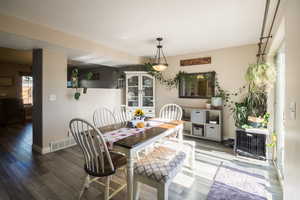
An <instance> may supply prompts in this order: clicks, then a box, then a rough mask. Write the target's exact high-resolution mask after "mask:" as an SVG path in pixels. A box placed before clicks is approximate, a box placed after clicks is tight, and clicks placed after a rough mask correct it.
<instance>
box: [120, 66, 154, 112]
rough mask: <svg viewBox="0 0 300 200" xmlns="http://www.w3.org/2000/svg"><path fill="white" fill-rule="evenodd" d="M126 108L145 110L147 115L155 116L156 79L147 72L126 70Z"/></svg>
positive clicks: (129, 110)
mask: <svg viewBox="0 0 300 200" xmlns="http://www.w3.org/2000/svg"><path fill="white" fill-rule="evenodd" d="M125 74H126V108H127V110H128V112H134V111H135V110H136V109H137V108H141V109H143V110H144V112H145V114H146V116H149V117H154V116H155V109H154V106H155V79H154V77H152V76H151V75H149V74H148V73H147V72H125Z"/></svg>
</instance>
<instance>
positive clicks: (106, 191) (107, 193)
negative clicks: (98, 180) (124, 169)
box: [104, 176, 110, 200]
mask: <svg viewBox="0 0 300 200" xmlns="http://www.w3.org/2000/svg"><path fill="white" fill-rule="evenodd" d="M109 182H110V176H108V177H106V180H105V191H104V200H108V199H109Z"/></svg>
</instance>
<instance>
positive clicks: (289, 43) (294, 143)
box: [284, 0, 300, 200]
mask: <svg viewBox="0 0 300 200" xmlns="http://www.w3.org/2000/svg"><path fill="white" fill-rule="evenodd" d="M285 21H286V31H285V32H286V36H285V38H286V39H285V40H286V105H285V107H286V112H285V113H286V120H285V128H286V131H285V133H286V134H285V170H284V175H285V179H284V199H285V200H298V199H299V189H300V156H299V152H300V90H299V86H300V78H299V76H300V64H299V63H300V62H299V58H300V39H299V36H300V25H299V22H300V1H299V0H289V1H288V3H287V5H286V15H285ZM292 102H296V104H297V110H296V119H293V118H292V117H291V111H290V109H289V106H290V104H291V103H292Z"/></svg>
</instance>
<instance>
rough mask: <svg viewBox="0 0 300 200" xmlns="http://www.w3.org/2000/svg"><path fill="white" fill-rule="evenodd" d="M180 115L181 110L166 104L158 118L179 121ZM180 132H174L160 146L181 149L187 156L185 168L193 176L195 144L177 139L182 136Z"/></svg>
mask: <svg viewBox="0 0 300 200" xmlns="http://www.w3.org/2000/svg"><path fill="white" fill-rule="evenodd" d="M182 113H183V111H182V108H181V107H180V106H179V105H177V104H166V105H164V106H163V107H162V108H161V109H160V112H159V118H160V119H163V120H165V119H167V120H181V119H182ZM182 131H183V130H182V129H179V130H176V132H175V133H174V134H172V135H170V137H168V138H167V139H166V140H163V141H161V145H163V146H166V147H168V148H171V149H178V148H182V149H183V151H184V152H185V153H186V154H187V155H188V156H187V158H188V159H187V162H186V163H185V166H186V167H188V169H189V170H190V172H192V174H194V166H195V164H194V163H195V145H196V144H195V141H188V140H182V139H180V138H178V136H179V135H180V134H182ZM180 132H181V133H180Z"/></svg>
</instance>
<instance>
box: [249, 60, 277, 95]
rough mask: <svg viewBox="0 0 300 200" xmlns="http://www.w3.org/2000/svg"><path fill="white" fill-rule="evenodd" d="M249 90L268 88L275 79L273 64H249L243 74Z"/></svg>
mask: <svg viewBox="0 0 300 200" xmlns="http://www.w3.org/2000/svg"><path fill="white" fill-rule="evenodd" d="M245 79H246V81H247V82H248V83H249V90H253V91H254V90H269V89H271V88H272V87H273V84H274V82H275V80H276V70H275V67H274V66H273V65H269V64H266V63H263V64H250V65H249V67H248V70H247V72H246V75H245Z"/></svg>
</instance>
